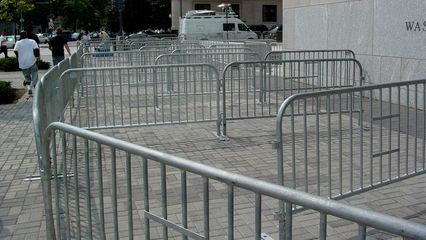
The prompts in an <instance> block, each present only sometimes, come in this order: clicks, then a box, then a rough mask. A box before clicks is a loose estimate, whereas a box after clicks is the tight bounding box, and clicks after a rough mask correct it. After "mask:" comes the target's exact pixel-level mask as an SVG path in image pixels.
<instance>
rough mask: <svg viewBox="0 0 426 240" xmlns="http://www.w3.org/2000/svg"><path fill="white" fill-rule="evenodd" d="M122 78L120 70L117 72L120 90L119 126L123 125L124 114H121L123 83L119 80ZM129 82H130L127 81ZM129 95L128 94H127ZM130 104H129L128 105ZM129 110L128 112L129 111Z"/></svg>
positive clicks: (128, 72) (128, 71)
mask: <svg viewBox="0 0 426 240" xmlns="http://www.w3.org/2000/svg"><path fill="white" fill-rule="evenodd" d="M127 74H128V76H130V70H127ZM122 76H123V73H122V70H121V69H120V70H118V84H119V86H118V87H119V89H120V117H121V124H122V125H124V112H123V82H122V80H121V78H122ZM129 82H130V81H129ZM129 95H130V94H129ZM129 104H130V103H129ZM131 109H132V108H130V109H129V110H131Z"/></svg>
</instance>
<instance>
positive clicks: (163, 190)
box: [160, 163, 168, 239]
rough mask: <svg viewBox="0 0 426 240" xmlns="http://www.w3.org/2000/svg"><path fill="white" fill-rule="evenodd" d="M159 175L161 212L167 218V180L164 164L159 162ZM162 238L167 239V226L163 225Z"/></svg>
mask: <svg viewBox="0 0 426 240" xmlns="http://www.w3.org/2000/svg"><path fill="white" fill-rule="evenodd" d="M160 172H161V173H160V175H161V213H162V217H163V218H164V219H167V182H166V165H165V164H164V163H161V164H160ZM163 239H168V228H167V226H165V225H163Z"/></svg>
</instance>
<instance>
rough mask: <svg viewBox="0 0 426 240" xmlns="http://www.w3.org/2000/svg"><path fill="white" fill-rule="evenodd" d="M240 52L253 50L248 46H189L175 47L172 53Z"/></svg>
mask: <svg viewBox="0 0 426 240" xmlns="http://www.w3.org/2000/svg"><path fill="white" fill-rule="evenodd" d="M224 52H225V53H239V52H253V50H252V49H250V48H248V47H235V48H219V47H217V48H188V49H175V50H173V52H172V54H180V53H224Z"/></svg>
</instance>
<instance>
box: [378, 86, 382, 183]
mask: <svg viewBox="0 0 426 240" xmlns="http://www.w3.org/2000/svg"><path fill="white" fill-rule="evenodd" d="M379 101H380V109H379V113H380V123H379V153H380V156H379V179H380V180H379V181H380V183H383V154H382V153H383V90H382V89H381V88H380V89H379Z"/></svg>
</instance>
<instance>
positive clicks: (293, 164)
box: [290, 103, 296, 189]
mask: <svg viewBox="0 0 426 240" xmlns="http://www.w3.org/2000/svg"><path fill="white" fill-rule="evenodd" d="M290 109H291V113H290V114H291V116H290V118H291V148H292V153H291V154H292V158H291V163H292V171H293V176H292V177H293V182H292V184H291V185H292V188H294V189H296V150H295V149H296V147H295V146H296V140H295V135H296V133H295V127H294V103H292V104H291V106H290Z"/></svg>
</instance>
